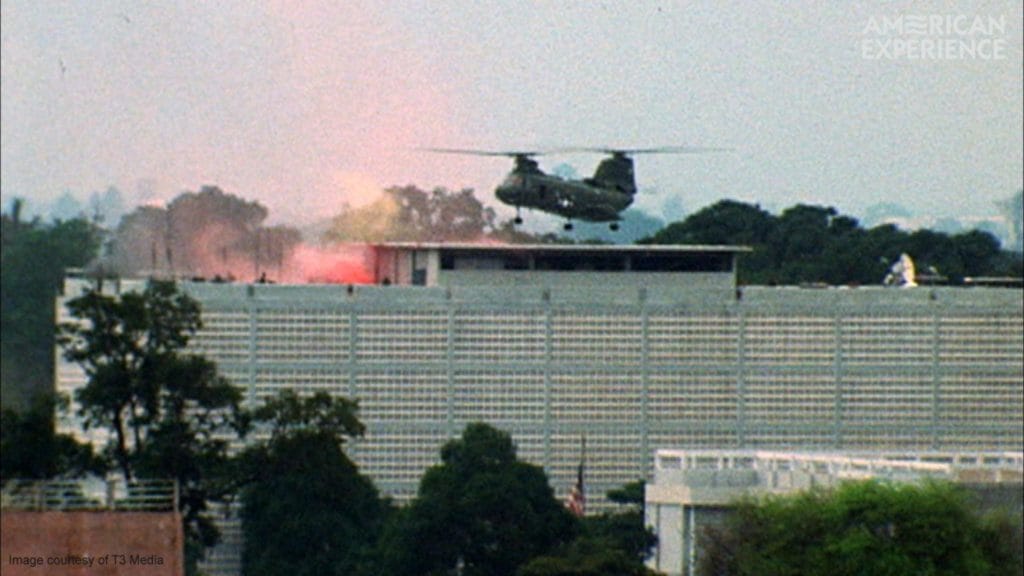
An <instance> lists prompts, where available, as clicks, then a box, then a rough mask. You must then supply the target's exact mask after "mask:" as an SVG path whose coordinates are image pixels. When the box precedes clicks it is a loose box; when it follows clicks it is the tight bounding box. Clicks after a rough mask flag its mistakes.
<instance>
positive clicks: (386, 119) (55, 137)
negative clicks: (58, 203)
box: [0, 0, 1024, 221]
mask: <svg viewBox="0 0 1024 576" xmlns="http://www.w3.org/2000/svg"><path fill="white" fill-rule="evenodd" d="M1021 6H1022V4H1021V3H1020V2H1019V1H1016V0H1014V1H1010V2H1005V3H1003V2H978V3H942V4H941V5H937V6H936V7H931V6H929V5H926V4H923V3H920V4H919V3H911V2H884V3H848V2H810V1H808V2H774V3H769V2H758V3H754V2H748V1H734V2H728V1H724V2H723V1H716V2H710V1H708V2H669V1H664V2H639V3H633V2H614V1H610V0H609V1H588V2H554V1H552V2H543V3H540V2H538V3H527V2H510V1H491V2H481V1H465V2H435V1H422V2H404V1H403V2H397V1H396V2H352V1H345V2H335V1H327V0H324V1H317V0H304V1H286V0H276V1H270V2H248V1H247V2H233V1H218V2H163V1H161V2H77V1H68V2H51V1H39V0H32V1H25V0H11V1H8V0H4V1H3V3H2V17H3V22H2V42H3V51H2V67H0V70H2V84H0V86H2V122H0V128H2V148H3V149H2V152H3V156H2V195H3V200H4V205H5V207H6V205H7V201H8V200H9V198H11V197H13V196H23V197H26V198H28V199H29V202H30V204H33V205H36V206H39V205H45V204H49V203H50V202H52V201H53V200H54V199H55V198H57V197H58V196H59V195H61V194H62V193H63V192H64V191H65V190H70V191H71V192H72V193H74V194H76V195H78V196H79V197H80V198H84V197H86V196H87V195H88V194H89V193H90V192H92V191H95V190H99V191H102V190H105V189H106V188H107V187H108V186H110V185H115V186H117V187H118V188H120V189H121V190H122V191H123V192H124V193H125V194H126V196H127V197H128V199H129V200H132V201H135V200H147V201H150V202H165V201H167V200H169V199H171V198H173V197H174V196H175V195H176V194H177V193H179V192H180V191H182V190H198V189H199V187H200V186H202V185H204V184H217V185H219V186H220V187H222V188H223V189H225V190H226V191H228V192H231V193H234V194H237V195H240V196H243V197H246V198H250V199H257V200H259V201H261V202H263V203H264V204H266V205H267V206H268V207H270V209H271V212H272V215H273V219H274V220H275V221H282V220H285V221H293V220H296V219H304V220H308V219H311V218H312V217H314V216H322V215H328V214H330V213H333V212H334V211H335V210H337V208H338V207H339V206H341V205H342V204H343V203H345V202H349V203H351V204H355V205H359V204H362V203H365V202H366V201H368V200H369V199H371V198H372V195H373V194H374V190H376V189H379V188H380V187H385V186H390V185H396V184H407V183H414V184H416V185H418V186H420V187H423V188H431V187H434V186H446V187H449V188H461V187H473V188H476V189H477V190H478V195H479V196H480V197H481V198H482V199H484V200H485V201H486V202H490V203H493V204H496V203H497V202H496V200H495V199H494V197H493V187H494V186H495V185H496V184H497V183H498V182H499V181H500V180H501V178H502V177H503V175H504V173H505V172H506V171H507V170H508V168H509V166H510V163H509V162H508V161H506V160H504V159H500V158H498V159H494V158H476V157H455V156H435V155H430V154H426V153H423V152H417V151H415V150H414V149H415V148H417V147H422V146H444V147H467V148H469V147H471V148H485V149H502V148H509V147H512V148H521V147H528V148H534V147H551V146H566V145H579V146H619V147H626V146H629V147H645V146H655V145H679V144H688V145H703V146H726V147H734V148H736V150H737V151H736V153H734V154H722V155H715V156H645V157H639V158H638V159H637V177H638V184H639V186H640V188H641V189H654V190H656V191H657V193H656V194H643V195H641V197H640V199H639V200H638V202H639V203H640V205H641V206H643V207H645V208H647V209H649V210H651V211H652V212H655V213H657V211H658V208H659V207H660V206H662V205H664V204H665V203H667V202H671V201H675V202H681V203H682V205H683V206H684V207H685V208H686V209H687V210H695V209H697V208H699V207H701V206H704V205H707V204H709V203H711V202H714V201H715V200H718V199H720V198H723V197H731V198H737V199H741V200H744V201H754V202H759V203H761V204H762V205H764V206H766V207H771V208H782V207H786V206H789V205H791V204H793V203H796V202H813V203H818V204H828V205H833V206H837V207H838V208H840V210H843V211H847V212H854V213H856V212H859V211H860V210H862V209H863V208H864V207H865V206H868V205H870V204H873V203H876V202H883V201H898V202H900V203H902V204H904V205H906V206H908V207H910V208H912V209H914V210H916V211H919V212H924V213H935V214H950V215H964V214H990V213H995V212H996V210H995V209H994V208H993V203H994V202H995V201H997V200H1000V199H1003V198H1006V197H1008V196H1010V195H1011V194H1012V193H1014V192H1015V191H1016V190H1017V189H1019V188H1021V186H1022V184H1021V182H1022V176H1021V174H1022V171H1024V165H1022V157H1024V144H1022V128H1021V125H1022V108H1024V96H1022V82H1024V79H1022V58H1021V51H1022V50H1021V48H1022V35H1021V20H1022V18H1021ZM979 22H981V23H982V24H983V25H980V26H979V25H978V23H979ZM922 42H925V43H927V42H931V43H932V44H939V45H941V46H945V47H946V48H947V49H949V50H952V51H953V52H951V53H950V52H947V53H939V56H935V55H934V54H935V52H932V56H931V57H921V51H922V50H924V48H922V46H923V44H922ZM899 44H902V45H903V46H905V47H906V52H905V53H903V54H896V53H895V50H896V48H895V47H896V46H897V45H899ZM965 45H969V46H970V47H971V49H973V50H974V52H973V53H969V52H968V53H965V52H963V51H962V50H961V47H962V46H965ZM1000 48H1001V49H1000ZM915 49H916V50H918V51H919V52H918V53H917V54H916V55H915V54H911V53H910V51H912V50H915ZM957 50H960V51H959V52H957ZM914 56H917V57H914ZM598 160H599V157H597V156H587V155H576V156H565V157H552V158H546V157H545V158H541V161H542V162H541V164H542V167H545V168H552V167H554V166H556V165H557V164H559V163H562V162H568V163H570V164H571V165H573V166H574V167H576V168H577V169H578V170H579V171H580V172H581V173H585V172H590V171H591V170H592V169H593V168H594V166H595V165H596V163H597V162H598Z"/></svg>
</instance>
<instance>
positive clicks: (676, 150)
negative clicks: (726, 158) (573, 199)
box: [559, 146, 735, 156]
mask: <svg viewBox="0 0 1024 576" xmlns="http://www.w3.org/2000/svg"><path fill="white" fill-rule="evenodd" d="M559 152H596V153H598V154H622V155H624V156H632V155H634V154H711V153H715V152H735V149H734V148H713V147H706V146H659V147H656V148H601V147H594V148H566V149H563V150H559Z"/></svg>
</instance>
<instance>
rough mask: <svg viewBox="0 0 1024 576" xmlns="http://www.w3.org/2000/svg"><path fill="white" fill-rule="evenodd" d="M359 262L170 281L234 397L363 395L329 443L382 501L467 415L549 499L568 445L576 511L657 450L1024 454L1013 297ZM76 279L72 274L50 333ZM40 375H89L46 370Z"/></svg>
mask: <svg viewBox="0 0 1024 576" xmlns="http://www.w3.org/2000/svg"><path fill="white" fill-rule="evenodd" d="M366 250H367V253H368V255H369V256H368V267H369V268H372V270H373V273H372V277H373V278H375V280H376V281H377V284H375V285H355V286H351V285H339V284H330V285H328V284H319V285H317V284H302V285H278V284H241V283H210V282H191V281H185V282H182V283H181V287H182V289H183V290H184V291H185V292H187V293H188V294H190V295H191V296H192V297H194V298H196V299H197V300H198V301H199V302H200V303H201V305H202V311H203V324H204V326H203V329H202V330H201V331H200V333H199V334H198V335H197V336H196V337H195V338H194V339H193V341H192V343H191V346H192V347H193V348H194V349H195V350H196V351H197V352H200V353H203V354H205V355H207V356H208V357H209V358H211V359H213V360H215V361H216V362H217V364H218V367H219V368H220V371H221V373H223V374H224V375H225V376H227V377H228V378H229V379H230V380H231V381H232V382H234V383H235V384H236V385H238V386H240V387H241V388H242V389H243V390H244V392H245V398H246V400H247V402H249V403H251V404H253V405H255V404H257V403H258V402H259V401H260V400H261V399H262V398H264V397H267V396H270V395H274V394H276V393H277V391H278V390H281V389H284V388H292V389H296V390H298V391H301V392H308V393H312V392H315V391H319V390H325V391H328V392H330V393H332V394H337V395H341V396H346V397H349V398H354V399H357V400H358V401H359V406H360V418H361V420H362V421H363V422H364V424H366V428H367V429H366V435H365V437H364V438H363V439H361V440H359V441H356V442H354V443H351V444H349V445H348V448H347V449H348V450H349V452H350V455H351V456H352V458H353V459H354V460H355V461H356V462H357V463H358V464H359V465H360V467H361V469H362V470H363V471H364V472H365V473H367V474H369V475H370V476H371V477H372V478H373V480H374V482H375V483H376V484H377V486H378V487H379V488H380V489H381V490H382V491H383V492H384V493H386V494H388V495H391V496H393V497H395V498H396V499H397V500H399V501H405V500H408V499H409V498H411V497H412V496H413V495H414V494H415V492H416V488H417V485H418V482H419V479H420V477H421V475H422V474H423V472H424V471H425V469H426V468H427V467H429V466H431V465H433V464H435V463H437V462H438V460H439V449H440V447H441V445H442V444H444V442H446V441H447V440H449V439H450V438H453V437H456V436H458V435H459V434H460V433H461V431H462V429H463V428H464V427H465V425H466V424H467V423H470V422H475V421H483V422H487V423H490V424H492V425H494V426H496V427H498V428H501V429H503V430H506V431H508V432H510V433H511V434H512V436H513V439H514V440H515V442H516V446H517V449H518V454H519V456H520V458H523V459H525V460H528V461H530V462H533V463H536V464H538V465H541V466H543V467H544V468H545V470H546V472H547V474H548V477H549V479H550V481H551V483H552V487H553V488H554V490H555V492H556V494H557V495H558V496H559V497H564V496H565V495H566V494H567V493H568V491H569V489H570V487H571V486H572V484H573V483H574V480H575V475H576V468H577V466H578V464H579V462H580V458H581V449H580V445H581V439H583V438H585V441H586V476H585V479H586V492H587V498H588V505H589V506H588V509H589V510H591V511H592V510H595V509H597V510H599V509H601V508H603V507H605V506H606V505H607V503H606V502H605V500H604V493H605V492H606V491H607V490H609V489H612V488H615V487H618V486H621V485H622V484H624V483H626V482H629V481H632V480H636V479H638V478H650V476H651V473H652V470H653V463H654V454H655V450H656V449H659V448H683V449H734V450H735V449H778V450H782V449H800V450H817V449H829V450H872V449H884V450H893V449H906V450H943V451H958V450H967V451H989V450H996V451H1004V450H1012V451H1020V450H1022V448H1024V432H1022V430H1024V416H1022V404H1024V318H1022V316H1024V313H1022V308H1024V304H1022V300H1021V291H1020V290H1018V289H1004V288H972V289H967V288H955V287H917V288H910V289H899V288H883V287H880V286H879V287H860V288H796V287H786V288H770V287H738V286H737V283H736V273H735V272H736V263H737V259H738V258H739V257H741V256H740V255H741V253H742V252H745V251H746V249H745V248H742V247H733V246H575V245H574V246H558V245H475V244H403V243H392V244H381V245H375V246H370V247H367V249H366ZM144 282H145V281H144V280H121V281H118V282H116V283H115V282H111V281H107V282H106V283H105V284H104V290H105V291H108V292H116V291H122V292H123V291H127V290H141V289H142V287H143V285H144ZM91 285H92V283H91V281H89V280H87V279H84V278H70V277H69V278H68V280H67V282H66V285H65V290H64V295H63V296H62V297H61V298H62V300H60V301H58V314H59V315H60V316H59V318H61V319H66V312H65V311H64V309H63V305H62V304H61V303H62V302H63V299H65V298H71V297H74V296H77V295H78V294H80V293H81V291H82V290H83V289H85V288H87V287H89V286H91ZM57 381H58V388H59V391H61V392H65V393H71V392H73V391H74V390H75V389H76V388H78V387H80V386H82V385H83V384H84V375H83V373H82V372H81V370H80V369H79V368H78V367H77V366H74V365H70V364H67V363H65V362H63V361H62V360H60V361H59V363H58V375H57ZM62 425H63V427H64V428H65V429H70V430H76V429H77V430H80V427H79V426H78V424H77V423H76V422H75V421H74V420H73V419H65V420H63V421H62ZM79 433H81V432H79ZM94 440H101V439H100V438H94ZM230 538H231V536H230V535H228V540H229V541H230Z"/></svg>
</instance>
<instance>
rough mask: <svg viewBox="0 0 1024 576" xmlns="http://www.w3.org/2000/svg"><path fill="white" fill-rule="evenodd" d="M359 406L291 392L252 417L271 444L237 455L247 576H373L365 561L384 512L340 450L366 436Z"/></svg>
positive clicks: (322, 395)
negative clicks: (242, 472) (241, 476)
mask: <svg viewBox="0 0 1024 576" xmlns="http://www.w3.org/2000/svg"><path fill="white" fill-rule="evenodd" d="M356 411H357V406H356V404H355V403H354V402H351V401H349V400H346V399H343V398H332V397H331V396H330V395H328V394H327V393H326V392H318V393H316V394H314V395H313V396H311V397H308V398H300V397H299V396H298V395H297V394H295V393H294V392H292V391H290V390H286V391H283V392H281V393H280V394H279V395H278V396H277V397H273V398H269V399H267V400H266V401H265V403H264V404H263V406H262V407H260V408H259V409H257V410H255V411H254V413H253V419H254V424H255V425H256V427H257V429H259V430H263V431H265V432H267V433H268V434H269V438H268V439H267V440H265V441H263V442H259V443H256V444H254V445H252V446H250V447H249V448H247V449H246V450H245V452H244V453H243V454H242V455H241V456H240V459H241V461H242V462H243V468H244V470H245V471H246V473H245V476H246V478H247V480H246V484H245V486H244V487H243V489H242V530H243V533H244V535H245V541H246V542H258V543H259V545H256V546H252V545H248V546H246V547H245V550H244V553H243V557H242V565H243V570H244V572H245V574H247V575H249V576H260V575H277V574H292V575H295V576H319V575H325V576H326V575H331V574H337V575H347V574H356V573H361V572H365V573H372V570H370V567H369V566H367V562H368V560H369V557H370V554H369V553H370V550H371V549H372V545H373V544H374V543H375V541H376V539H377V537H378V535H379V532H380V529H381V526H382V525H383V522H384V519H385V517H386V515H387V514H386V512H387V506H386V505H385V504H384V503H383V502H382V501H381V500H380V498H379V496H378V493H377V489H376V488H375V487H374V486H373V484H372V483H371V482H370V480H369V479H368V478H367V477H365V476H363V475H362V474H360V473H359V470H358V469H357V468H356V465H355V464H353V463H352V461H351V460H350V459H349V458H348V456H346V455H345V452H344V451H343V449H342V447H343V444H344V442H345V439H346V438H354V437H358V436H361V435H362V434H363V430H364V428H363V425H362V424H361V423H360V422H359V420H358V419H357V417H356Z"/></svg>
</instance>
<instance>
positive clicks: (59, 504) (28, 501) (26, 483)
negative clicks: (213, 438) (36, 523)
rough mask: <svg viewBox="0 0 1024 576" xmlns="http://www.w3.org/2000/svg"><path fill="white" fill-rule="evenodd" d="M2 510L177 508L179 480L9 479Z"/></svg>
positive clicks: (0, 495) (0, 498)
mask: <svg viewBox="0 0 1024 576" xmlns="http://www.w3.org/2000/svg"><path fill="white" fill-rule="evenodd" d="M0 505H2V507H3V509H4V510H35V511H73V510H119V511H135V512H156V511H170V510H177V509H178V482H177V481H176V480H165V479H140V480H133V481H131V482H125V480H124V479H123V478H107V479H101V478H84V479H61V480H19V479H12V480H8V481H7V482H6V483H5V484H4V486H3V490H2V491H0Z"/></svg>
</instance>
